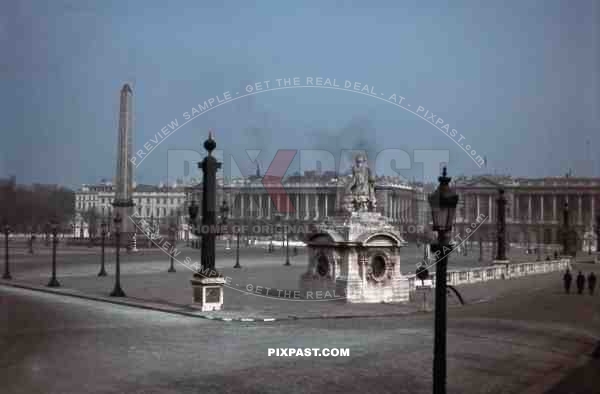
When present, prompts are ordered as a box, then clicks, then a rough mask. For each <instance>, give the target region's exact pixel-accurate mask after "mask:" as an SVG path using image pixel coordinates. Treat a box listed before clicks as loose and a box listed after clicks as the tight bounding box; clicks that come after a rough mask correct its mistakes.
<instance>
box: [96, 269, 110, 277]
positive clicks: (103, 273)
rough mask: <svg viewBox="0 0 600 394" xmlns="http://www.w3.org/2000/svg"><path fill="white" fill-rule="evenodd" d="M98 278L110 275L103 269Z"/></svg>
mask: <svg viewBox="0 0 600 394" xmlns="http://www.w3.org/2000/svg"><path fill="white" fill-rule="evenodd" d="M98 276H108V274H107V273H106V270H105V269H104V267H102V269H101V270H100V272H98Z"/></svg>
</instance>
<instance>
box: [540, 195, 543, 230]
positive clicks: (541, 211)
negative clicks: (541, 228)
mask: <svg viewBox="0 0 600 394" xmlns="http://www.w3.org/2000/svg"><path fill="white" fill-rule="evenodd" d="M540 223H544V195H543V194H542V195H540Z"/></svg>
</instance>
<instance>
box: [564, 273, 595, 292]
mask: <svg viewBox="0 0 600 394" xmlns="http://www.w3.org/2000/svg"><path fill="white" fill-rule="evenodd" d="M572 281H573V277H572V276H571V272H570V271H569V269H567V271H566V272H565V274H564V276H563V282H564V285H565V293H567V294H569V293H570V291H571V282H572ZM585 282H586V279H585V275H584V274H583V273H582V272H581V271H579V274H577V279H575V284H576V285H577V294H583V290H584V289H585ZM587 285H588V290H589V292H590V295H594V290H595V289H596V275H594V273H593V272H590V274H589V275H588V277H587Z"/></svg>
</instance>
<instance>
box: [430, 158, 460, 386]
mask: <svg viewBox="0 0 600 394" xmlns="http://www.w3.org/2000/svg"><path fill="white" fill-rule="evenodd" d="M446 175H447V174H446V167H444V169H443V172H442V176H441V177H439V178H438V181H439V182H440V185H439V186H438V188H437V190H436V191H435V192H433V193H432V194H431V195H429V205H430V206H431V214H432V219H433V231H436V232H437V233H438V244H437V245H436V249H437V250H436V252H438V253H439V252H441V254H442V258H441V259H440V260H439V262H438V264H437V268H436V272H435V331H434V345H433V392H434V394H443V393H445V392H446V291H447V289H446V280H447V279H446V272H447V270H446V268H447V264H448V253H449V252H450V251H451V248H452V247H451V246H450V242H449V241H450V240H449V237H448V234H449V233H450V232H451V231H452V223H453V221H454V215H455V211H456V205H457V204H458V195H457V194H456V193H455V192H454V190H452V189H451V188H450V186H449V184H450V180H451V179H452V178H450V177H447V176H446ZM438 253H436V255H438Z"/></svg>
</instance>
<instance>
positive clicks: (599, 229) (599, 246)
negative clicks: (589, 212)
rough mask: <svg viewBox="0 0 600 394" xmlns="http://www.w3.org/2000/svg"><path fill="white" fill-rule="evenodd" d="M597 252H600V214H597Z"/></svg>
mask: <svg viewBox="0 0 600 394" xmlns="http://www.w3.org/2000/svg"><path fill="white" fill-rule="evenodd" d="M596 254H600V214H598V215H596Z"/></svg>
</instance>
